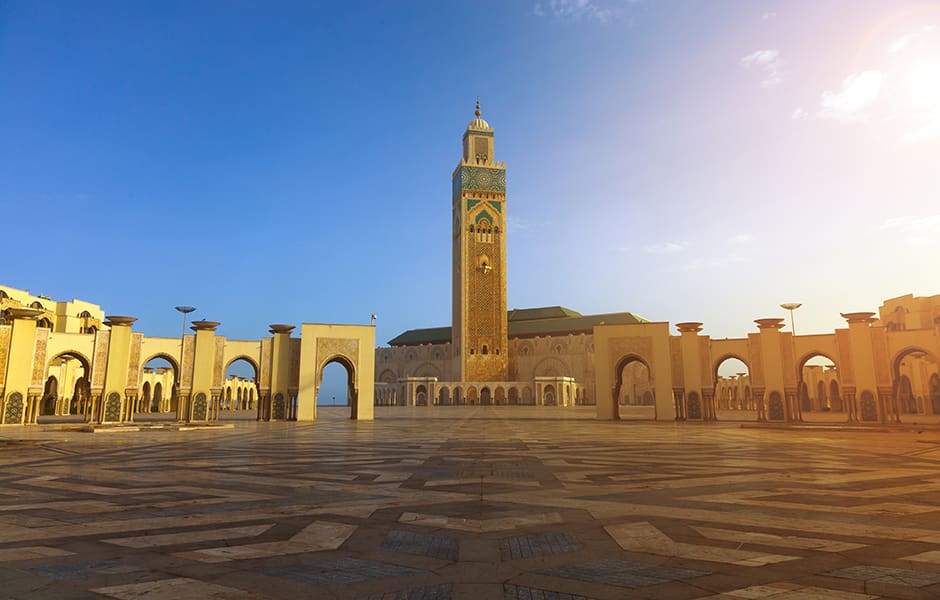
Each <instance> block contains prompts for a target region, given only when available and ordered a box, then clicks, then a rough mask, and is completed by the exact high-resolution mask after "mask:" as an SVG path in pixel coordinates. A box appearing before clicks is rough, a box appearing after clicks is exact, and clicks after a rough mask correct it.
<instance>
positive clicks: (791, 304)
mask: <svg viewBox="0 0 940 600" xmlns="http://www.w3.org/2000/svg"><path fill="white" fill-rule="evenodd" d="M801 306H803V305H802V304H800V303H799V302H784V303H783V304H781V305H780V308H782V309H784V310H788V311H790V332H791V333H792V334H793V336H794V337H796V326H795V325H794V324H793V311H795V310H796V309H798V308H799V307H801Z"/></svg>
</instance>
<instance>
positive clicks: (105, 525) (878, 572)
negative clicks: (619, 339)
mask: <svg viewBox="0 0 940 600" xmlns="http://www.w3.org/2000/svg"><path fill="white" fill-rule="evenodd" d="M347 411H348V409H346V408H340V407H335V408H334V407H321V409H320V417H321V420H320V421H318V422H315V423H296V422H280V423H268V422H257V421H254V420H253V419H249V418H247V416H246V415H242V418H240V419H233V420H229V421H228V422H229V423H231V424H232V425H233V426H232V427H229V428H220V429H217V430H196V431H171V430H159V429H154V430H144V431H135V432H120V431H115V432H111V433H84V432H80V431H78V430H77V425H70V424H58V425H39V426H31V427H26V428H23V427H21V426H20V427H15V428H14V427H9V428H4V429H0V479H2V486H0V582H2V584H3V585H2V588H0V597H2V598H117V599H127V600H130V599H148V600H161V599H164V598H166V599H173V600H188V599H190V598H192V599H195V598H235V599H244V600H248V599H262V598H272V599H273V598H283V599H292V598H337V599H343V598H350V599H354V598H355V599H358V598H363V599H365V598H370V599H371V598H382V599H386V598H388V599H391V598H396V599H398V598H401V599H412V598H414V599H418V598H421V599H432V598H474V599H476V598H480V599H487V598H494V599H495V598H500V599H503V598H531V599H558V600H561V599H565V600H567V599H598V600H601V599H613V598H650V599H653V598H662V599H666V598H668V599H675V600H681V599H694V598H728V599H732V598H737V599H743V598H768V599H773V600H797V599H799V600H808V599H827V600H835V599H845V600H861V599H863V598H905V599H908V598H909V599H917V598H925V599H926V598H937V597H940V518H938V502H937V498H938V494H940V472H938V469H937V467H938V464H940V429H937V428H936V426H932V427H931V426H926V427H921V428H917V427H910V428H908V429H903V430H887V429H880V428H848V427H841V426H817V427H815V428H814V427H808V428H804V429H795V428H789V429H774V428H759V427H755V426H753V424H744V426H743V427H742V424H741V423H732V422H719V423H697V424H669V423H651V422H646V421H641V420H636V421H624V422H603V421H596V420H594V418H593V416H594V411H593V409H590V408H578V409H573V410H572V409H568V410H563V409H556V408H548V407H543V408H537V409H536V408H534V407H524V408H517V407H443V408H439V409H435V410H429V409H427V408H423V407H418V408H377V410H376V420H375V421H373V422H364V421H350V420H347V419H345V418H344V417H345V416H348V412H347Z"/></svg>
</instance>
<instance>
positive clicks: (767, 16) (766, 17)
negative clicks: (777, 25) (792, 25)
mask: <svg viewBox="0 0 940 600" xmlns="http://www.w3.org/2000/svg"><path fill="white" fill-rule="evenodd" d="M776 16H777V13H775V12H765V13H764V14H763V15H762V16H761V18H760V20H761V21H769V20H770V19H773V18H776Z"/></svg>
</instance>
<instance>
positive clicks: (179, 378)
mask: <svg viewBox="0 0 940 600" xmlns="http://www.w3.org/2000/svg"><path fill="white" fill-rule="evenodd" d="M175 308H176V310H177V311H179V312H181V313H183V330H182V332H181V333H180V364H179V369H178V371H179V373H177V374H176V418H177V420H180V416H181V415H182V406H181V403H182V400H183V399H182V397H181V394H180V391H181V390H182V389H183V350H184V348H183V346H184V344H185V342H186V315H188V314H189V313H191V312H193V311H194V310H196V307H195V306H177V307H175Z"/></svg>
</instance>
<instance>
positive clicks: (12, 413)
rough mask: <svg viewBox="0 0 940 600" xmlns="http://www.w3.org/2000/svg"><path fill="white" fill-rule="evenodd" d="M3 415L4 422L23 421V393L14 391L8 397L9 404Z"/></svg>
mask: <svg viewBox="0 0 940 600" xmlns="http://www.w3.org/2000/svg"><path fill="white" fill-rule="evenodd" d="M4 412H5V414H4V416H3V422H4V423H22V422H23V394H21V393H19V392H13V393H12V394H10V396H9V397H8V398H7V406H6V410H5V411H4Z"/></svg>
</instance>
